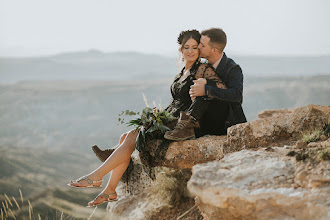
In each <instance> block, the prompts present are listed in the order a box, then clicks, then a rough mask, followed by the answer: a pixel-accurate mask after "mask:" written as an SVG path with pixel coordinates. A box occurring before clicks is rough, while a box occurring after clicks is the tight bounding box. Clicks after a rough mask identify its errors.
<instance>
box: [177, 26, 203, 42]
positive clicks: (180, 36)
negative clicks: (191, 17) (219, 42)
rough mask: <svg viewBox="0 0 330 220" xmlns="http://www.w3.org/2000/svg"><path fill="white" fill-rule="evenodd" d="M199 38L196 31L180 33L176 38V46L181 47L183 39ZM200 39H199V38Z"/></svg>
mask: <svg viewBox="0 0 330 220" xmlns="http://www.w3.org/2000/svg"><path fill="white" fill-rule="evenodd" d="M194 35H195V36H196V35H197V36H201V34H200V33H199V31H198V30H196V29H192V30H187V31H181V33H180V35H179V37H178V44H179V45H181V44H182V42H183V39H185V38H186V37H187V36H194ZM199 38H200V37H199Z"/></svg>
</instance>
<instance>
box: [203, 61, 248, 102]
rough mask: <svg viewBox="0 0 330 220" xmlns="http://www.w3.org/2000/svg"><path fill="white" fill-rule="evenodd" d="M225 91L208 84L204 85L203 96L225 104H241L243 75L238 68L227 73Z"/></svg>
mask: <svg viewBox="0 0 330 220" xmlns="http://www.w3.org/2000/svg"><path fill="white" fill-rule="evenodd" d="M226 86H227V89H220V88H218V87H215V86H212V85H210V84H209V83H207V84H205V95H206V96H208V97H210V98H215V99H219V100H222V101H226V102H239V103H241V102H242V99H243V74H242V70H241V68H240V67H239V66H237V67H234V68H233V69H232V70H231V71H230V72H229V73H228V80H227V85H226Z"/></svg>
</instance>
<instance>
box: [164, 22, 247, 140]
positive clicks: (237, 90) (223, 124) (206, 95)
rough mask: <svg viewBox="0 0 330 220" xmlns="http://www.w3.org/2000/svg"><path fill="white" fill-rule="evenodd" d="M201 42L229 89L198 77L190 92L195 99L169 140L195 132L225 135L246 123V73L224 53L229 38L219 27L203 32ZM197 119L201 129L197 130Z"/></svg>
mask: <svg viewBox="0 0 330 220" xmlns="http://www.w3.org/2000/svg"><path fill="white" fill-rule="evenodd" d="M201 34H202V37H201V40H200V44H199V46H198V48H199V50H200V56H201V57H202V58H205V59H207V60H208V63H209V64H211V65H212V66H213V67H214V69H215V71H216V73H217V75H218V76H219V77H220V78H221V79H222V80H223V81H224V83H225V84H226V86H227V89H221V88H218V87H216V85H214V83H212V81H210V80H206V79H203V78H201V79H198V80H195V81H194V85H192V86H191V89H190V91H189V94H190V96H191V97H195V98H196V99H195V101H194V102H193V104H192V105H191V107H190V108H189V110H188V112H187V113H182V114H181V116H180V119H179V122H178V126H176V128H175V129H174V130H173V131H169V132H166V134H165V136H164V137H165V138H166V139H170V140H185V139H187V138H189V137H191V136H193V135H194V133H195V134H196V136H197V137H198V136H203V135H206V134H211V135H223V134H226V133H227V128H228V127H230V126H232V125H235V124H238V123H244V122H246V118H245V115H244V112H243V109H242V105H241V104H242V101H243V74H242V70H241V68H240V67H239V65H237V64H236V63H235V62H234V61H233V60H232V59H230V58H228V57H227V56H226V54H225V53H224V52H223V51H224V49H225V47H226V44H227V37H226V34H225V32H224V31H223V30H222V29H219V28H211V29H208V30H205V31H203V32H202V33H201ZM196 121H198V122H199V123H200V129H196V128H195V127H196V125H195V124H196Z"/></svg>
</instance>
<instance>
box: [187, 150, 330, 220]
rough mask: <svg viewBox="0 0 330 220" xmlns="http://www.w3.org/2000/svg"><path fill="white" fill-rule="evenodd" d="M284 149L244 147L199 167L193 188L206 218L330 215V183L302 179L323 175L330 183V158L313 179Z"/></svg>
mask: <svg viewBox="0 0 330 220" xmlns="http://www.w3.org/2000/svg"><path fill="white" fill-rule="evenodd" d="M279 152H282V153H283V151H282V149H281V150H279V151H278V152H276V150H273V152H267V151H250V150H242V151H240V152H236V153H233V154H228V155H226V156H225V157H224V158H223V159H222V160H221V161H213V162H208V163H205V164H199V165H196V166H194V167H193V174H192V177H191V179H190V180H189V182H188V189H189V190H190V192H191V193H192V194H193V195H195V196H196V203H197V205H198V207H199V209H200V211H201V212H202V215H203V217H204V219H210V220H212V219H230V220H232V219H328V217H330V216H329V213H330V207H329V206H330V201H329V199H328V198H329V196H330V186H329V185H328V184H323V185H322V184H321V185H317V184H316V185H309V186H304V185H299V184H297V183H296V181H297V179H299V180H301V181H302V182H304V181H305V180H306V179H310V180H309V182H313V179H315V180H316V179H320V176H318V177H317V173H319V174H320V175H321V176H322V180H323V182H325V183H326V182H327V181H329V180H330V172H324V169H329V168H330V167H329V162H322V163H323V164H322V163H321V164H322V165H320V164H319V165H320V166H321V168H320V169H318V170H314V172H313V174H315V175H314V177H313V176H309V177H308V175H309V174H308V173H307V172H305V173H304V175H305V176H303V175H302V172H303V171H304V169H302V168H301V163H299V162H296V161H295V159H294V158H292V157H286V156H283V155H282V154H281V153H279ZM307 169H308V167H307ZM322 169H323V170H322Z"/></svg>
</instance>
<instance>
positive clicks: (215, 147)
mask: <svg viewBox="0 0 330 220" xmlns="http://www.w3.org/2000/svg"><path fill="white" fill-rule="evenodd" d="M329 122H330V107H329V106H316V105H308V106H304V107H300V108H296V109H288V110H286V109H280V110H267V111H264V112H262V113H260V114H259V119H257V120H255V121H251V122H247V123H243V124H239V125H235V126H232V127H230V128H229V129H228V135H227V136H208V137H202V138H198V139H195V140H187V141H180V142H173V143H171V144H170V145H169V146H168V148H166V149H165V150H164V152H162V153H161V154H158V153H151V154H152V156H153V157H155V158H156V159H157V158H158V164H157V165H158V166H164V167H169V168H165V169H168V170H167V171H166V172H165V173H167V175H165V176H162V177H161V178H159V177H157V180H156V181H155V182H153V183H151V184H150V186H149V187H147V188H146V189H144V190H142V191H141V193H140V194H138V195H135V196H130V197H125V198H124V199H122V200H120V201H118V202H114V203H110V205H109V206H108V208H109V210H110V213H111V215H110V216H111V217H110V219H151V217H152V218H153V219H155V216H159V218H158V219H163V218H162V217H161V216H162V215H161V213H162V210H164V207H175V202H173V201H174V200H175V201H176V203H182V202H183V201H184V198H189V197H190V198H195V201H196V205H197V206H198V209H199V210H200V213H201V214H202V215H203V217H204V219H229V220H232V219H313V220H314V219H328V218H329V215H330V200H329V199H328V198H329V197H330V162H329V157H330V139H329V134H327V135H323V136H321V137H320V140H318V141H317V142H315V141H314V142H313V141H312V142H311V143H306V142H304V141H302V139H301V137H302V134H303V133H304V132H311V131H314V130H316V129H321V128H322V127H324V126H325V124H326V123H328V124H329ZM155 152H157V151H155ZM191 168H192V176H190V175H191V172H190V171H189V170H191ZM160 173H163V174H164V171H161V172H160ZM158 174H159V173H158ZM190 177H191V178H190ZM173 178H174V179H173ZM189 179H190V180H189ZM188 180H189V182H188V188H187V185H186V183H187V181H188ZM161 184H165V185H166V184H169V185H167V186H165V185H164V186H161ZM169 186H171V187H169ZM164 189H165V190H164ZM178 192H179V193H178ZM178 195H179V196H178ZM188 208H189V207H187V210H188ZM173 210H174V209H173ZM157 213H159V215H158V214H157ZM179 214H180V213H179ZM123 216H125V217H123ZM177 216H178V215H177ZM198 218H199V217H198ZM156 219H157V218H156ZM183 219H184V218H183ZM187 219H188V218H187ZM195 219H197V217H196V216H195Z"/></svg>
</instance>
